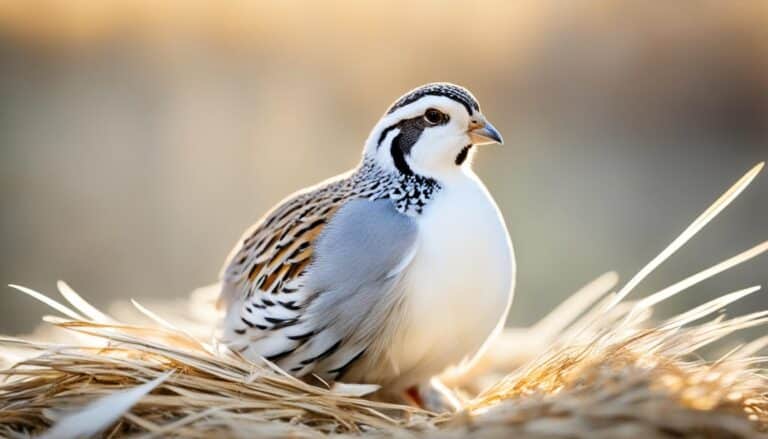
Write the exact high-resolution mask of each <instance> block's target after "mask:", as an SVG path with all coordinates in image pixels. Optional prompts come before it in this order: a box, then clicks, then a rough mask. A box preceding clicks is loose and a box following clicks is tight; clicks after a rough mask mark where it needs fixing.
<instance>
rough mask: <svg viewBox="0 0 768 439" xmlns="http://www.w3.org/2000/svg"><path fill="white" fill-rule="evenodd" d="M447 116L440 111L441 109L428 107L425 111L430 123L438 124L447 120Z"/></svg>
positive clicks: (425, 117)
mask: <svg viewBox="0 0 768 439" xmlns="http://www.w3.org/2000/svg"><path fill="white" fill-rule="evenodd" d="M446 117H447V116H446V115H445V114H443V113H441V112H440V110H435V109H434V108H430V109H428V110H427V111H426V112H425V113H424V119H425V120H426V121H427V122H428V123H429V124H430V125H437V124H438V123H440V122H442V121H443V120H445V118H446Z"/></svg>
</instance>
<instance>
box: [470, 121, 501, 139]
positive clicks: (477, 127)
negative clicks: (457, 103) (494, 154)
mask: <svg viewBox="0 0 768 439" xmlns="http://www.w3.org/2000/svg"><path fill="white" fill-rule="evenodd" d="M478 116H479V117H477V118H473V119H472V121H471V122H470V123H469V131H468V132H469V138H470V139H471V140H472V144H473V145H488V144H491V143H498V144H500V145H503V144H504V139H503V138H502V137H501V133H499V131H498V130H497V129H496V127H494V126H493V125H491V123H490V122H488V121H487V120H485V117H483V116H482V115H478Z"/></svg>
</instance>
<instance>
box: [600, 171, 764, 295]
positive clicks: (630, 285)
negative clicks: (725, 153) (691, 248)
mask: <svg viewBox="0 0 768 439" xmlns="http://www.w3.org/2000/svg"><path fill="white" fill-rule="evenodd" d="M764 165H765V162H760V163H758V164H757V165H755V166H754V167H753V168H752V169H750V170H749V171H748V172H747V173H746V174H744V176H743V177H741V178H740V179H739V180H738V181H737V182H736V183H734V184H733V186H731V187H730V188H729V189H728V190H727V191H725V193H724V194H723V195H721V196H720V198H718V199H717V200H716V201H715V202H714V203H712V205H711V206H709V207H708V208H707V209H706V210H705V211H704V212H703V213H702V214H701V215H699V217H698V218H696V219H695V220H694V221H693V222H692V223H691V224H690V225H689V226H688V227H687V228H686V229H685V230H683V232H682V233H681V234H680V236H678V237H677V238H675V239H674V240H673V241H672V243H671V244H669V245H668V246H667V247H666V248H664V250H662V251H661V253H659V254H658V255H657V256H656V257H655V258H653V259H652V260H651V262H649V263H648V264H647V265H645V266H644V267H643V268H642V269H640V271H639V272H638V273H637V274H636V275H635V276H634V277H632V278H631V279H630V280H629V282H627V283H626V285H624V286H623V287H622V288H621V289H620V290H619V292H618V293H617V294H616V296H615V297H614V298H613V300H612V301H611V302H610V303H609V304H608V307H607V309H610V308H612V307H614V306H616V305H617V304H618V303H619V302H621V301H622V300H624V298H626V297H627V295H629V293H631V292H632V290H633V289H634V288H635V287H636V286H637V285H638V284H639V283H640V282H642V281H643V280H644V279H645V278H646V277H648V275H649V274H651V273H652V272H653V271H654V270H655V269H656V268H657V267H658V266H659V265H661V264H662V263H663V262H664V261H666V260H667V259H668V258H669V257H670V256H672V255H673V254H674V253H675V252H676V251H677V250H679V249H680V247H682V246H683V245H685V243H687V242H688V241H689V240H690V239H691V238H693V236H694V235H696V234H697V233H698V232H699V231H700V230H701V229H702V228H704V226H706V225H707V224H708V223H709V222H710V221H712V220H713V219H714V218H715V217H716V216H717V215H718V214H719V213H720V212H721V211H722V210H723V209H725V208H726V207H727V206H728V205H729V204H730V203H731V202H732V201H733V200H734V199H736V197H738V196H739V195H740V194H741V193H742V192H743V191H744V189H746V188H747V186H749V184H750V183H752V180H754V179H755V177H757V174H759V173H760V171H761V170H762V169H763V166H764Z"/></svg>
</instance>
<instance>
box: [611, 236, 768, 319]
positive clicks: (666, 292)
mask: <svg viewBox="0 0 768 439" xmlns="http://www.w3.org/2000/svg"><path fill="white" fill-rule="evenodd" d="M766 250H768V241H764V242H762V243H760V244H758V245H756V246H754V247H752V248H750V249H749V250H746V251H744V252H741V253H739V254H738V255H736V256H733V257H731V258H729V259H726V260H725V261H722V262H720V263H719V264H716V265H714V266H712V267H709V268H707V269H706V270H702V271H700V272H699V273H696V274H695V275H693V276H690V277H688V278H686V279H683V280H682V281H680V282H677V283H675V284H673V285H670V286H668V287H666V288H664V289H663V290H661V291H658V292H656V293H654V294H652V295H650V296H648V297H646V298H644V299H642V300H640V301H639V302H638V303H637V304H636V305H635V306H634V307H633V308H632V310H631V311H630V312H629V314H628V315H627V317H626V319H627V320H629V319H630V318H631V317H632V316H633V315H634V313H636V312H639V311H640V310H643V309H647V308H650V307H653V306H655V305H657V304H659V303H661V302H663V301H664V300H667V299H669V298H670V297H672V296H674V295H675V294H677V293H680V292H681V291H684V290H686V289H688V288H690V287H691V286H693V285H696V284H697V283H699V282H702V281H704V280H706V279H709V278H710V277H712V276H715V275H717V274H719V273H722V272H723V271H725V270H728V269H730V268H732V267H734V266H736V265H739V264H741V263H743V262H746V261H748V260H750V259H752V258H754V257H756V256H758V255H760V254H762V253H764V252H765V251H766Z"/></svg>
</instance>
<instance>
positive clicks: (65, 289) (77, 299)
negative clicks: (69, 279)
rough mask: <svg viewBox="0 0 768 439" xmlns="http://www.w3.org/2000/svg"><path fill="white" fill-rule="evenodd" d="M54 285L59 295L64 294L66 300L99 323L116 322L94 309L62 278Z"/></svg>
mask: <svg viewBox="0 0 768 439" xmlns="http://www.w3.org/2000/svg"><path fill="white" fill-rule="evenodd" d="M56 287H57V288H58V290H59V293H61V295H62V296H64V298H65V299H67V301H68V302H69V303H70V304H72V306H74V307H75V309H77V310H78V311H80V312H81V313H83V314H84V315H86V316H88V317H90V318H91V319H92V320H94V321H96V322H99V323H117V322H116V320H115V319H113V318H112V317H110V316H108V315H106V314H104V313H103V312H101V311H99V310H98V309H96V307H94V306H93V305H91V304H90V303H88V302H87V301H86V300H85V299H83V298H82V296H80V295H79V294H77V293H76V292H75V290H73V289H72V287H70V286H69V285H67V283H66V282H64V281H63V280H60V281H57V282H56Z"/></svg>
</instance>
